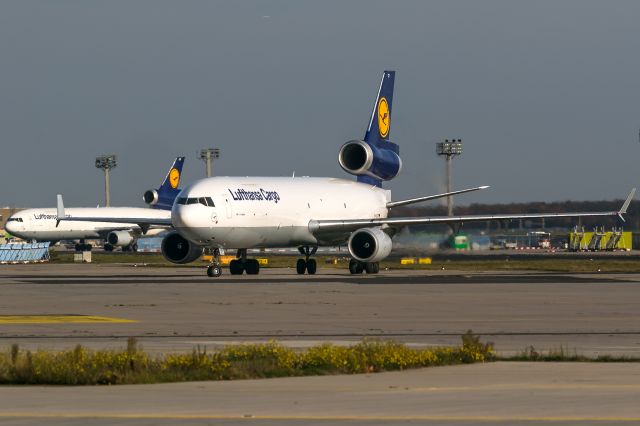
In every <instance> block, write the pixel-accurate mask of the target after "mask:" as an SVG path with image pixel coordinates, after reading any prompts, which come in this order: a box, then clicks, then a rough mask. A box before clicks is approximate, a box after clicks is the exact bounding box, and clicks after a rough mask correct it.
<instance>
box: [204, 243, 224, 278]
mask: <svg viewBox="0 0 640 426" xmlns="http://www.w3.org/2000/svg"><path fill="white" fill-rule="evenodd" d="M220 275H222V266H220V249H217V248H216V249H213V255H212V259H211V264H210V265H209V266H207V276H209V277H219V276H220Z"/></svg>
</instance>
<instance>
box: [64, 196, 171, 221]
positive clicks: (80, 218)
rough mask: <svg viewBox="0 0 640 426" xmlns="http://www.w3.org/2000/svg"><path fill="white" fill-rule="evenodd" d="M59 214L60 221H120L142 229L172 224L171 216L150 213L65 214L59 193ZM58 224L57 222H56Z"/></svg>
mask: <svg viewBox="0 0 640 426" xmlns="http://www.w3.org/2000/svg"><path fill="white" fill-rule="evenodd" d="M57 209H58V211H57V216H58V219H57V221H58V223H60V222H61V221H72V222H106V223H118V224H128V223H130V224H131V225H138V226H140V228H142V229H149V227H151V226H167V227H170V226H172V223H171V216H170V215H169V216H167V217H158V216H157V215H156V216H153V215H151V214H150V215H149V216H147V217H132V216H123V217H112V216H71V215H68V214H65V211H64V203H63V201H62V195H60V194H58V197H57ZM150 212H153V213H156V214H157V211H154V210H150ZM56 226H57V224H56Z"/></svg>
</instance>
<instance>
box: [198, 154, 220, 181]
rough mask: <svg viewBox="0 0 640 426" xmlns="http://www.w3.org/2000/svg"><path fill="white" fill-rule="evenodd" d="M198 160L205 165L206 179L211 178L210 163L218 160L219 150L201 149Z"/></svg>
mask: <svg viewBox="0 0 640 426" xmlns="http://www.w3.org/2000/svg"><path fill="white" fill-rule="evenodd" d="M198 158H199V159H201V160H203V161H204V162H205V164H206V165H207V177H211V163H212V162H213V159H214V158H220V148H203V149H201V150H200V152H199V153H198Z"/></svg>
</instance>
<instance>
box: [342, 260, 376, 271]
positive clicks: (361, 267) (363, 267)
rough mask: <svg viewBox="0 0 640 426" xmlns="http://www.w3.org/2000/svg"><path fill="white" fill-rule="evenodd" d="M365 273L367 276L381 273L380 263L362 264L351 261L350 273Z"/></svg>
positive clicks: (357, 261)
mask: <svg viewBox="0 0 640 426" xmlns="http://www.w3.org/2000/svg"><path fill="white" fill-rule="evenodd" d="M363 271H365V272H366V273H367V274H377V273H378V272H380V263H378V262H360V261H359V260H355V259H351V261H350V262H349V272H351V273H352V274H361V273H362V272H363Z"/></svg>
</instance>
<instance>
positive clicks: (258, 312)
mask: <svg viewBox="0 0 640 426" xmlns="http://www.w3.org/2000/svg"><path fill="white" fill-rule="evenodd" d="M0 295H1V297H0V343H3V342H4V343H6V344H9V343H19V344H21V345H23V346H26V347H30V348H37V347H44V348H61V347H64V348H66V347H70V346H72V345H75V344H77V343H82V344H85V345H87V346H90V347H114V345H121V344H124V341H125V340H126V338H127V337H130V336H135V337H137V338H138V340H139V341H140V342H141V344H142V345H143V347H144V348H145V349H146V350H149V351H152V352H153V351H166V350H189V351H190V350H191V349H192V348H193V347H194V346H195V345H201V346H202V345H205V346H207V347H216V346H218V345H222V344H227V343H229V342H246V341H264V340H268V339H274V338H275V339H278V340H280V341H282V342H283V343H285V344H289V345H292V346H308V345H312V344H316V343H319V342H326V341H332V342H336V343H350V342H353V341H358V340H360V339H362V338H364V337H381V338H390V339H395V340H399V341H403V342H406V343H408V344H412V345H442V344H457V343H458V342H459V336H460V334H462V333H464V332H465V331H466V330H468V329H471V330H473V331H474V332H475V333H476V334H481V335H482V336H483V340H490V341H493V342H494V343H495V344H496V349H497V350H498V351H499V352H501V353H503V354H512V353H516V352H519V351H521V350H523V349H525V348H526V347H528V346H534V347H535V348H536V349H537V350H549V349H554V348H559V347H561V346H562V347H564V348H565V349H568V350H570V351H574V350H575V351H577V352H578V353H580V354H584V355H597V354H611V355H630V356H640V310H639V309H638V300H640V274H582V275H580V274H553V273H524V272H523V273H513V272H508V273H459V272H454V271H438V272H433V271H385V272H383V273H381V274H379V275H358V276H352V275H349V274H348V273H347V272H346V271H343V270H338V269H329V268H327V269H320V270H319V273H318V274H317V275H315V276H308V275H303V276H299V275H296V274H295V271H294V270H293V269H264V270H263V271H262V273H261V275H259V276H247V275H243V276H231V275H223V276H222V277H220V278H208V277H206V276H204V273H203V269H202V268H151V267H133V266H128V265H120V266H117V265H59V264H58V265H56V264H48V265H47V264H45V265H5V266H3V267H2V268H1V269H0ZM34 315H44V317H40V319H39V320H38V319H36V320H34V319H33V318H31V319H30V320H26V319H25V320H24V321H22V322H21V321H20V318H22V317H23V316H34ZM7 316H15V317H7ZM56 316H67V317H66V318H67V320H64V319H62V320H60V319H59V318H57V317H56ZM69 316H80V317H77V318H75V320H74V321H70V320H68V318H69ZM82 316H87V317H96V316H97V317H105V318H107V320H105V321H97V320H94V321H88V320H87V321H86V322H83V321H82V319H83V318H85V317H82ZM3 318H4V320H3ZM11 318H13V319H11ZM16 318H17V320H16ZM25 318H27V317H25ZM78 318H80V319H78ZM109 319H111V320H109Z"/></svg>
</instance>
